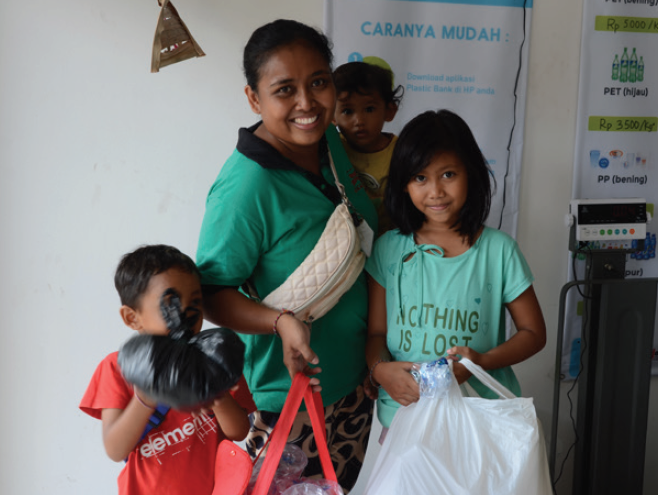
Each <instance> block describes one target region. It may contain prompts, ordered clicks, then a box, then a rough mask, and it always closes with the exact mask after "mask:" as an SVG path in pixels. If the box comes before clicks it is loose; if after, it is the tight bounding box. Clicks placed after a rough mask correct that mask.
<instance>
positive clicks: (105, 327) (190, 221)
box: [0, 0, 658, 495]
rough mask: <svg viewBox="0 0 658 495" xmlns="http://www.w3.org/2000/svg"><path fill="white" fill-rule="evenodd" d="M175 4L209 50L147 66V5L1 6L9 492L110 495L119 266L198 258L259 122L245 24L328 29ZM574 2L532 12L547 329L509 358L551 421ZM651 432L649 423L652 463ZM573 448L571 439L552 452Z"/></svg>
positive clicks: (288, 3)
mask: <svg viewBox="0 0 658 495" xmlns="http://www.w3.org/2000/svg"><path fill="white" fill-rule="evenodd" d="M175 5H176V7H177V8H178V9H179V12H180V14H181V16H182V17H183V19H184V21H185V22H186V24H187V25H188V27H189V28H190V30H191V31H192V33H193V34H194V36H195V38H196V40H197V41H198V42H199V44H200V45H201V47H202V48H203V49H204V50H205V51H206V53H207V56H206V57H205V58H200V59H194V60H190V61H186V62H183V63H180V64H176V65H173V66H171V67H167V68H164V69H163V70H162V71H161V72H160V73H159V74H150V72H149V70H150V53H151V43H152V39H153V33H154V30H155V24H156V20H157V16H158V10H159V9H158V6H157V2H156V1H155V0H149V1H148V2H147V1H142V2H136V1H134V0H132V1H128V0H115V1H114V2H107V1H101V0H86V1H85V2H82V1H76V0H59V1H58V2H52V1H45V0H32V1H23V2H1V3H0V166H1V172H2V175H1V178H0V215H1V223H0V226H1V228H2V238H1V239H2V240H1V241H0V253H1V256H0V274H1V275H2V279H3V280H4V282H5V283H4V284H2V288H1V289H0V290H1V293H0V315H3V316H2V320H1V321H2V323H1V325H2V336H3V343H2V345H0V391H1V392H2V395H1V397H2V398H3V399H4V408H3V411H2V413H1V419H2V421H1V425H0V438H1V439H2V441H1V442H0V493H2V494H7V495H10V494H11V495H14V494H29V495H33V494H34V495H36V494H41V493H48V494H50V495H59V494H67V495H74V494H85V495H86V494H89V493H96V494H99V495H109V494H112V493H116V488H115V486H116V484H115V480H116V476H117V474H118V472H119V470H120V469H121V465H120V464H114V463H112V461H110V460H109V459H108V458H107V457H106V456H105V454H104V452H103V447H102V443H101V429H100V422H99V421H95V420H93V419H91V418H89V417H87V416H86V415H84V414H82V413H81V412H79V410H78V408H77V404H78V402H79V400H80V398H81V396H82V393H83V392H84V389H85V387H86V385H87V382H88V380H89V378H90V375H91V373H92V372H93V370H94V368H95V366H96V364H97V363H98V361H99V360H100V359H101V358H102V357H104V356H105V355H106V354H107V353H109V352H111V351H113V350H115V349H117V347H118V346H119V344H120V343H121V342H122V341H123V340H125V339H126V338H127V337H128V336H129V335H130V332H129V331H128V330H127V329H125V328H124V327H123V325H122V323H121V321H120V319H119V316H118V312H117V310H118V306H119V303H118V298H117V296H116V294H115V291H114V287H113V282H112V275H113V271H114V268H115V266H116V263H117V261H118V259H119V257H120V256H121V255H122V254H123V253H125V252H127V251H129V250H132V249H134V248H135V247H137V246H138V245H140V244H144V243H155V242H163V243H170V244H173V245H176V246H178V247H179V248H180V249H182V250H183V251H185V252H187V253H188V254H190V255H194V252H195V248H196V242H197V235H198V231H199V227H200V223H201V218H202V215H203V210H204V199H205V196H206V193H207V190H208V188H209V186H210V184H211V183H212V181H213V179H214V178H215V176H216V174H217V172H218V169H219V166H220V165H221V164H222V163H223V161H224V160H225V158H226V157H227V156H228V155H229V153H230V152H231V151H232V149H233V147H234V144H235V140H236V136H237V128H238V127H239V126H244V125H249V124H251V123H253V122H254V121H255V117H254V116H253V115H252V114H251V112H250V111H249V110H248V107H247V104H246V101H245V98H244V97H243V94H242V88H243V85H244V82H243V78H242V74H241V69H240V60H241V51H242V47H243V46H244V43H245V42H246V40H247V38H248V36H249V34H250V33H251V31H252V30H253V29H254V28H256V27H257V26H259V25H261V24H263V23H265V22H268V21H270V20H273V19H275V18H278V17H290V18H295V19H298V20H301V21H303V22H308V23H311V24H314V25H316V26H322V2H321V0H279V1H276V2H274V1H271V0H251V1H248V0H241V1H238V0H222V1H216V2H210V1H208V0H177V1H176V2H175ZM581 8H582V0H578V1H574V0H551V1H537V2H535V8H534V9H533V10H534V12H533V29H532V36H531V53H530V64H531V66H530V80H529V89H528V105H527V119H526V126H525V151H524V171H523V183H522V188H521V214H520V223H519V229H518V234H519V242H520V244H521V247H522V249H523V250H524V252H525V253H526V255H527V257H528V260H529V262H530V264H531V266H532V268H533V270H534V272H535V275H536V278H537V282H536V289H537V293H538V295H539V299H540V301H541V303H542V305H543V308H544V312H545V314H546V319H547V322H548V328H549V334H550V339H549V344H548V346H547V348H546V350H545V351H544V352H543V353H542V354H540V355H539V356H537V357H536V358H533V359H532V360H531V361H530V362H527V363H524V364H523V365H521V366H519V367H518V368H519V371H521V380H522V386H523V387H524V389H525V390H526V391H527V393H528V394H529V395H533V396H534V397H535V399H536V405H537V410H538V412H539V415H540V417H541V419H542V421H543V423H544V425H546V426H548V425H550V416H551V409H552V400H553V397H552V386H553V363H554V351H555V349H554V348H555V328H556V326H557V321H556V320H557V300H558V293H559V290H560V287H561V286H562V284H564V283H565V273H566V267H565V263H566V259H565V255H564V252H565V247H566V243H567V233H566V230H565V228H564V227H563V223H562V218H563V214H564V212H565V210H566V207H567V202H568V200H569V199H570V192H571V186H570V184H571V173H572V154H573V145H574V138H573V136H574V131H575V108H576V94H577V79H578V77H577V74H578V53H579V45H580V22H581ZM654 395H655V394H654ZM655 402H656V400H655V397H654V400H653V405H652V407H653V408H654V409H655V408H656V405H655ZM564 424H565V425H566V421H565V422H564ZM656 437H658V434H657V433H656V427H655V426H654V427H653V430H652V432H651V433H650V437H649V440H650V441H649V445H650V447H649V453H648V463H649V462H651V463H652V464H653V465H654V466H655V465H656V461H657V459H658V447H657V445H658V442H657V441H656V440H655V438H656ZM569 441H570V438H569V435H568V432H565V433H564V434H563V435H562V437H561V439H560V445H561V446H563V447H568V442H569ZM374 443H375V442H373V444H374ZM375 454H376V449H373V450H372V451H371V452H370V455H369V458H368V462H369V463H371V462H372V460H373V458H374V455H375ZM365 473H367V470H366V471H365ZM656 476H658V474H657V473H655V472H651V473H648V474H647V483H646V484H647V486H651V485H653V486H656V484H657V483H658V478H656ZM358 486H359V489H357V490H355V491H354V492H353V493H355V494H356V495H359V493H360V489H361V488H362V486H363V483H362V482H360V483H359V485H358ZM560 493H561V494H562V493H564V494H568V493H570V490H569V489H568V488H567V489H566V490H565V491H563V492H560Z"/></svg>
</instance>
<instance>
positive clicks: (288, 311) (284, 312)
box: [272, 308, 295, 335]
mask: <svg viewBox="0 0 658 495" xmlns="http://www.w3.org/2000/svg"><path fill="white" fill-rule="evenodd" d="M283 315H290V316H295V313H293V312H292V311H290V310H289V309H285V308H283V309H282V310H281V312H280V313H279V316H277V317H276V320H274V325H272V332H274V335H279V332H277V331H276V325H277V323H279V318H281V317H282V316H283Z"/></svg>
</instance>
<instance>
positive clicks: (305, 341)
mask: <svg viewBox="0 0 658 495" xmlns="http://www.w3.org/2000/svg"><path fill="white" fill-rule="evenodd" d="M277 331H278V333H279V336H280V337H281V343H282V344H283V364H284V365H285V366H286V368H288V373H290V378H294V377H295V375H296V374H297V373H298V372H300V371H301V372H302V373H304V374H305V375H307V376H313V375H316V374H317V373H320V372H321V371H322V370H321V369H320V368H318V367H311V366H309V364H312V365H317V364H318V363H319V362H320V359H319V358H318V356H317V354H315V352H313V349H311V345H310V343H311V329H310V328H309V327H308V325H307V324H306V323H304V322H303V321H301V320H298V319H297V318H295V317H294V316H293V315H291V314H290V313H286V314H283V315H282V316H281V317H280V318H279V321H278V323H277ZM310 383H311V386H312V387H313V391H314V392H319V391H320V390H322V387H320V380H318V379H317V378H311V382H310Z"/></svg>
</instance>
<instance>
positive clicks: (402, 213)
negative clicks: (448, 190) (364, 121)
mask: <svg viewBox="0 0 658 495" xmlns="http://www.w3.org/2000/svg"><path fill="white" fill-rule="evenodd" d="M444 152H453V153H455V154H456V155H457V156H458V157H459V159H460V160H461V162H462V163H463V164H464V166H465V167H466V173H467V174H468V195H467V197H466V203H465V204H464V206H463V208H462V210H461V213H460V216H459V220H457V222H456V224H455V225H454V226H455V227H458V228H457V231H458V232H459V233H460V234H462V235H463V236H465V237H467V238H468V241H469V243H470V244H471V245H472V244H473V242H474V241H475V236H476V235H477V233H478V231H479V230H480V228H481V227H482V225H484V221H485V220H486V219H487V217H488V216H489V210H490V208H491V194H492V193H491V181H490V178H491V177H492V176H491V170H490V169H489V166H488V165H487V160H486V159H485V158H484V155H482V151H480V147H479V146H478V144H477V142H476V141H475V138H474V137H473V133H472V132H471V130H470V128H469V127H468V124H466V122H464V120H463V119H462V118H461V117H459V116H458V115H457V114H455V113H453V112H451V111H449V110H438V111H431V110H430V111H427V112H424V113H421V114H420V115H418V116H416V117H414V118H413V119H412V120H411V121H409V122H408V123H407V124H406V125H405V126H404V128H403V129H402V131H401V132H400V136H399V137H398V141H397V143H396V144H395V148H394V150H393V155H392V157H391V167H390V170H389V175H388V184H387V186H386V192H385V194H384V205H385V207H386V209H387V211H388V213H389V215H390V216H391V219H392V221H393V223H394V224H395V226H396V227H398V228H399V229H400V232H401V233H402V234H405V235H408V234H411V233H413V232H416V231H417V230H418V229H420V227H421V226H422V225H423V222H425V215H424V214H423V213H421V212H420V211H419V210H418V209H417V208H416V207H415V206H414V204H413V202H412V201H411V197H410V196H409V194H408V193H407V192H405V190H404V189H405V187H406V185H407V184H408V183H409V181H410V180H411V179H412V178H413V177H414V176H415V175H417V174H418V173H420V171H421V170H423V169H424V168H425V167H427V166H428V165H429V164H430V162H431V161H432V159H433V158H434V157H435V156H436V155H437V154H439V153H444Z"/></svg>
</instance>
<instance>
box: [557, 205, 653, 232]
mask: <svg viewBox="0 0 658 495" xmlns="http://www.w3.org/2000/svg"><path fill="white" fill-rule="evenodd" d="M647 221H648V219H647V202H646V200H645V199H642V198H618V199H572V200H571V202H570V204H569V215H568V217H567V224H568V226H569V227H571V226H575V231H574V234H575V239H576V241H578V242H589V241H625V240H633V239H636V240H643V239H644V238H645V237H646V235H647Z"/></svg>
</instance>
